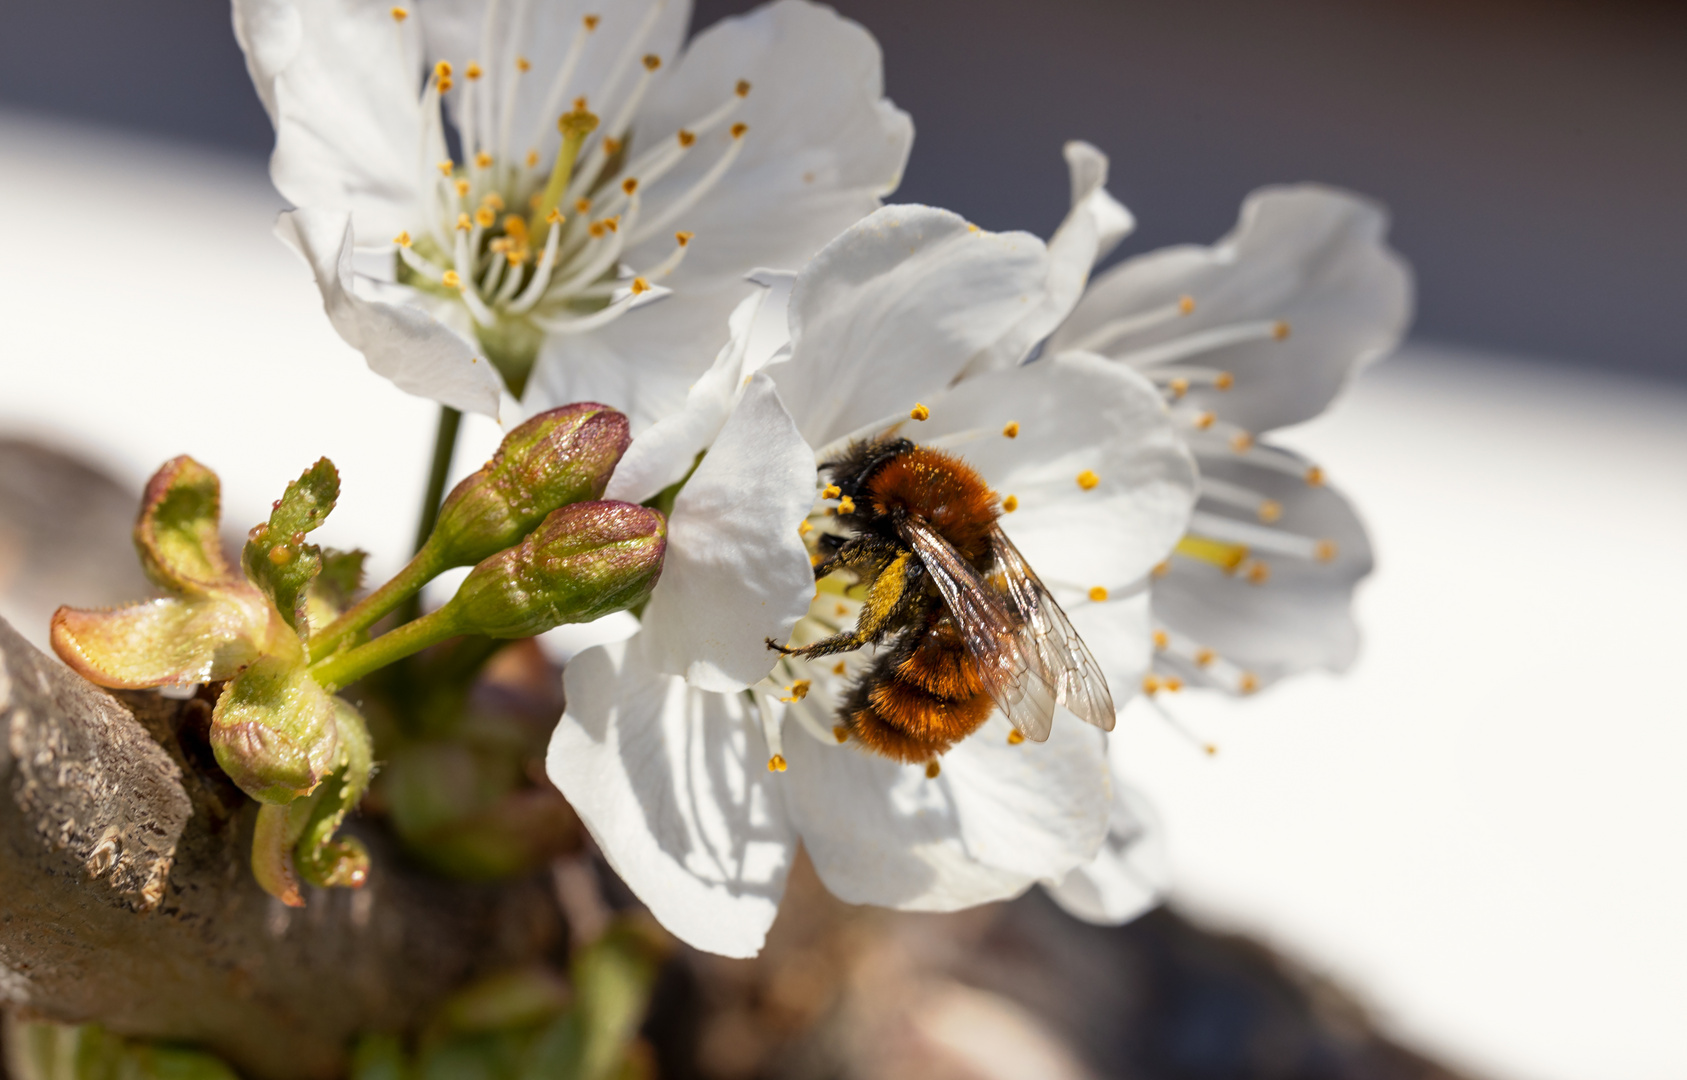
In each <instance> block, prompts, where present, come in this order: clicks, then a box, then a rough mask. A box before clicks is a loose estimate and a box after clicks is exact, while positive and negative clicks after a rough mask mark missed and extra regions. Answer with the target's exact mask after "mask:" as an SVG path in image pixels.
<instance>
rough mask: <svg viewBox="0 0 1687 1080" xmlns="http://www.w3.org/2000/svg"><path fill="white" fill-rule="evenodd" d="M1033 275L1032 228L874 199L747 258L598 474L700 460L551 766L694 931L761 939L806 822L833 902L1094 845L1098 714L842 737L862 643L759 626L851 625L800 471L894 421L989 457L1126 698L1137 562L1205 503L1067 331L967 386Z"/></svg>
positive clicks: (1063, 860)
mask: <svg viewBox="0 0 1687 1080" xmlns="http://www.w3.org/2000/svg"><path fill="white" fill-rule="evenodd" d="M1049 270H1050V261H1049V252H1048V249H1047V248H1046V247H1045V246H1044V245H1043V244H1042V243H1041V242H1040V241H1038V240H1037V239H1036V238H1034V237H1031V236H1029V235H1026V234H1020V233H1010V234H992V233H987V232H982V231H980V230H978V229H976V228H974V227H972V226H969V225H968V224H967V223H966V222H964V221H963V220H961V219H960V218H958V217H956V216H955V215H953V214H949V213H947V212H944V211H940V210H934V209H930V208H926V207H887V208H885V209H883V210H880V211H878V212H877V213H875V214H873V215H872V216H870V217H868V218H867V219H865V220H864V221H862V222H860V223H859V224H857V225H855V226H853V227H852V228H850V229H848V230H846V231H845V232H844V233H843V234H842V235H841V236H839V237H838V238H837V239H836V240H834V241H833V242H832V243H831V244H829V245H828V246H827V247H826V248H825V249H824V250H823V251H821V253H820V254H819V255H817V256H816V257H815V258H814V259H813V261H812V262H810V263H809V264H808V265H807V266H806V267H805V268H804V269H803V271H802V272H801V273H800V274H799V275H797V276H795V278H794V279H793V278H792V277H791V276H790V275H780V274H765V273H764V274H761V275H758V277H759V279H760V280H761V281H762V282H763V283H764V285H766V286H767V295H766V296H765V298H764V299H762V300H761V301H759V302H757V301H751V302H746V304H745V305H744V306H743V307H741V308H740V309H739V310H738V311H737V312H736V313H735V315H734V319H733V329H734V334H733V337H732V344H731V345H730V346H729V347H728V348H727V349H726V350H724V351H723V352H722V353H721V355H720V358H719V359H718V360H717V362H716V364H715V367H714V368H713V369H711V371H710V372H709V373H708V374H707V375H706V376H705V377H704V378H703V379H700V380H699V381H698V383H697V384H696V386H695V387H694V388H693V390H692V392H691V395H690V397H689V399H688V403H687V406H686V408H685V409H683V410H682V411H680V412H679V413H676V414H674V415H673V416H671V417H669V418H668V419H666V420H664V421H662V422H661V423H658V424H657V425H656V426H655V427H653V428H651V429H650V430H649V431H648V432H646V433H644V435H642V436H641V437H639V438H637V439H635V440H634V443H633V446H632V448H631V449H629V451H628V454H627V456H626V458H625V459H623V463H622V465H621V466H620V467H619V468H618V470H617V473H616V476H615V478H614V480H612V482H611V486H610V490H609V492H608V496H609V497H615V498H623V499H635V500H642V499H646V498H649V497H651V496H652V495H654V494H656V493H658V492H661V491H663V489H664V488H668V487H669V486H670V485H672V484H674V483H675V482H676V481H679V480H681V479H682V478H684V477H685V476H686V474H687V472H688V471H689V470H691V469H692V467H693V464H694V463H696V467H695V471H694V472H691V473H690V476H689V479H685V480H684V483H683V485H682V486H681V487H680V488H679V490H678V493H677V495H675V496H674V499H673V511H672V514H671V516H670V523H669V534H668V537H669V539H668V562H667V564H666V567H665V569H664V573H663V577H662V580H661V582H660V583H659V584H658V586H657V588H656V591H655V592H654V593H653V595H652V597H651V601H650V605H649V607H648V608H647V609H646V611H645V613H644V619H643V627H642V629H641V630H640V632H639V633H638V634H636V635H635V636H634V637H633V638H632V639H630V640H628V641H626V642H624V643H617V644H613V645H608V646H601V647H598V648H595V649H590V650H587V651H586V652H585V653H583V654H581V655H580V656H578V657H576V658H575V660H574V661H573V662H572V663H571V664H570V666H569V668H568V670H567V672H566V676H565V678H566V681H567V691H568V702H569V705H568V711H567V714H566V715H565V716H564V718H563V721H562V723H561V724H560V725H559V727H558V729H557V733H556V735H555V737H554V739H553V742H552V746H551V753H550V759H549V769H550V773H551V776H552V778H553V779H554V780H555V781H556V783H557V784H558V786H559V787H560V788H561V789H562V790H563V792H564V794H566V795H567V796H568V798H569V800H570V802H571V803H572V804H573V805H574V806H575V808H576V810H577V811H578V812H579V813H580V815H581V817H582V819H583V820H584V821H585V822H586V824H587V826H588V828H589V829H590V830H591V831H592V834H593V836H594V837H595V838H596V839H597V841H598V843H599V845H600V847H601V848H602V849H603V851H604V853H605V855H606V856H607V857H608V859H609V860H610V862H611V864H612V865H613V866H614V867H615V869H616V871H617V872H618V873H619V874H620V875H621V876H622V878H623V879H624V880H625V881H626V882H627V883H628V884H629V885H630V886H631V887H632V889H633V890H634V892H635V893H637V894H638V895H639V896H640V898H641V899H643V900H644V901H645V903H646V904H648V905H649V906H650V908H651V910H652V911H653V912H654V913H655V914H656V916H657V917H658V918H659V919H661V920H662V922H663V923H664V924H665V925H666V926H667V927H668V928H669V929H670V930H672V931H673V932H674V933H675V934H677V935H678V936H680V937H681V938H683V939H684V940H686V941H688V942H690V943H691V944H693V945H695V946H697V947H699V948H703V949H708V950H711V951H715V952H721V953H725V954H728V955H735V956H746V955H752V954H754V953H755V952H756V951H757V950H758V949H759V948H760V947H761V943H762V941H763V938H764V935H765V933H766V931H767V928H768V926H769V925H770V924H771V923H772V921H773V918H774V915H775V914H776V912H777V910H778V903H779V898H780V896H781V894H782V892H783V889H784V883H785V878H786V875H787V873H788V871H789V868H790V865H791V862H792V860H793V859H794V857H795V854H796V850H797V845H798V844H799V843H800V844H801V845H803V846H804V847H805V848H806V850H807V851H808V853H809V856H810V857H811V859H812V860H813V862H814V865H815V867H816V869H817V870H818V872H819V874H820V876H821V878H822V880H823V881H825V883H826V884H827V886H828V888H830V889H831V890H832V891H833V892H834V893H836V894H837V895H838V896H840V897H842V898H843V899H845V900H848V901H851V902H857V903H872V904H879V905H884V906H890V907H896V908H902V909H909V910H928V911H943V910H953V909H957V908H961V907H966V906H970V905H973V904H978V903H982V902H985V901H988V900H993V899H1000V898H1003V897H1008V896H1012V895H1015V894H1017V893H1019V892H1022V891H1024V890H1025V889H1026V888H1029V887H1030V886H1031V885H1033V884H1034V883H1036V882H1039V881H1045V882H1059V881H1062V880H1063V879H1067V878H1068V875H1069V874H1070V873H1071V872H1072V871H1074V870H1075V869H1078V868H1081V867H1084V866H1087V865H1090V864H1091V863H1093V861H1094V859H1095V856H1096V853H1097V851H1098V850H1099V849H1100V848H1101V846H1102V844H1103V843H1104V841H1105V839H1106V835H1107V831H1108V825H1109V807H1110V805H1111V804H1112V791H1111V787H1110V779H1109V771H1110V770H1109V765H1108V761H1107V756H1106V748H1105V739H1104V736H1103V735H1102V733H1101V732H1100V731H1098V730H1097V729H1095V728H1091V727H1088V726H1086V725H1084V724H1082V723H1079V722H1078V721H1077V720H1076V719H1075V718H1074V717H1072V716H1070V715H1067V714H1065V713H1064V711H1062V713H1061V714H1059V715H1058V716H1057V717H1056V721H1055V724H1054V728H1053V732H1052V734H1051V736H1050V738H1049V739H1048V741H1047V742H1044V743H1040V744H1039V743H1030V742H1026V741H1024V740H1023V739H1018V738H1015V737H1012V736H1011V732H1012V729H1011V728H1010V727H1009V725H1008V723H1007V721H1006V720H1005V719H1003V718H1002V717H1001V716H1000V715H999V714H997V715H996V716H994V717H993V718H991V719H990V720H989V721H987V722H986V724H985V725H984V727H982V728H981V729H979V730H978V731H977V732H976V733H974V734H973V735H972V736H971V737H969V738H966V739H964V740H962V741H961V742H960V743H958V744H957V745H956V746H955V747H954V748H953V749H952V750H950V751H949V752H948V753H947V754H945V755H944V756H943V757H942V759H941V763H940V767H937V763H933V766H921V765H903V764H899V763H897V762H894V761H891V760H888V759H886V758H882V757H877V756H874V755H872V754H870V753H868V752H866V751H864V750H863V749H861V748H860V746H859V745H858V744H856V743H855V742H854V741H853V740H849V739H847V738H846V739H845V740H842V741H840V739H839V738H838V736H837V733H836V731H835V726H836V720H837V718H836V713H835V710H836V706H837V703H838V699H839V697H840V695H841V693H842V692H843V690H844V688H845V685H846V683H847V681H848V679H849V676H850V673H851V672H852V670H856V669H858V668H859V666H860V664H861V663H862V662H863V658H859V657H857V656H854V655H851V656H847V657H845V658H843V660H842V662H841V667H840V665H839V662H838V661H837V660H836V659H835V658H828V659H827V660H826V661H825V662H819V661H816V662H812V663H810V662H807V661H804V660H801V659H799V658H796V657H777V656H775V654H773V653H772V652H770V651H768V649H767V648H766V646H765V645H764V644H763V639H764V638H767V637H772V638H774V639H775V640H779V641H784V640H794V641H796V642H799V643H800V642H802V641H804V640H805V639H812V637H814V636H819V635H821V634H824V633H827V632H829V631H830V630H831V629H833V628H836V627H839V626H842V625H846V624H848V623H849V622H850V621H851V620H852V618H853V614H854V609H855V608H856V607H857V606H858V605H857V603H856V601H854V600H852V599H850V598H849V597H848V596H846V595H842V594H841V593H840V592H838V591H837V590H835V589H833V588H831V587H830V583H829V582H828V583H826V584H827V587H825V588H822V589H820V590H817V589H816V588H815V586H814V582H813V575H812V572H811V571H810V569H809V567H810V551H809V548H808V546H807V544H806V543H805V541H804V540H803V538H802V535H801V534H802V532H803V531H805V530H803V529H802V526H804V525H805V523H810V524H811V515H813V518H812V520H823V518H824V515H825V507H826V505H827V502H826V500H821V503H820V506H819V507H818V508H817V507H816V506H815V500H816V488H817V483H816V479H815V477H816V471H815V470H816V464H817V462H819V461H824V460H826V459H827V457H828V456H829V455H830V454H831V453H833V452H834V451H835V450H836V449H837V448H839V447H841V446H843V445H845V444H847V442H848V441H849V439H851V438H852V437H860V436H863V435H867V434H877V433H880V432H882V431H884V430H886V429H889V428H893V427H897V428H899V431H900V433H901V434H903V435H906V436H908V437H909V438H912V439H915V440H916V441H917V442H919V443H920V444H922V445H931V446H937V447H943V448H947V449H949V450H950V451H952V452H954V453H956V454H959V455H960V456H962V457H963V458H964V459H965V460H966V461H967V462H968V463H969V464H971V465H972V466H973V467H975V468H977V469H978V470H979V471H980V473H981V474H982V475H983V476H984V478H985V479H986V481H987V482H989V483H990V484H991V485H992V487H993V488H994V489H995V490H997V491H998V492H999V493H1000V494H1001V495H1002V496H1003V500H1004V507H1009V506H1011V507H1012V510H1011V512H1009V513H1006V514H1005V515H1004V516H1003V518H1002V520H1001V523H1002V526H1003V528H1004V530H1005V531H1006V532H1007V533H1008V534H1009V535H1010V536H1011V538H1012V540H1013V542H1014V543H1015V544H1016V545H1017V546H1018V547H1019V548H1020V550H1021V551H1022V552H1023V553H1024V554H1025V556H1026V557H1027V559H1028V560H1029V561H1030V563H1031V564H1032V566H1033V567H1034V568H1035V569H1036V571H1037V573H1038V574H1039V575H1040V576H1041V577H1042V579H1043V581H1044V582H1045V583H1046V584H1047V585H1048V586H1049V588H1050V589H1051V591H1052V592H1053V593H1054V595H1055V597H1056V598H1057V599H1058V600H1059V602H1060V603H1061V604H1062V606H1063V607H1065V609H1066V610H1067V612H1068V613H1069V615H1070V616H1071V618H1072V621H1073V622H1074V624H1075V625H1076V626H1077V627H1078V628H1079V630H1080V631H1081V633H1082V634H1083V635H1084V637H1085V640H1086V641H1087V642H1088V644H1089V646H1090V648H1091V650H1092V651H1093V652H1094V653H1095V655H1096V656H1097V657H1098V659H1099V660H1100V661H1101V663H1102V665H1103V666H1104V668H1105V670H1106V673H1107V677H1108V681H1109V683H1110V684H1112V685H1114V686H1115V693H1116V694H1117V696H1118V698H1119V700H1120V701H1122V700H1123V699H1124V698H1125V697H1126V696H1128V695H1129V693H1130V692H1131V691H1132V689H1133V688H1134V687H1135V686H1137V685H1138V684H1139V683H1140V681H1141V679H1142V676H1143V674H1144V673H1145V671H1146V669H1147V662H1148V655H1149V651H1150V635H1151V629H1150V626H1149V623H1148V617H1147V605H1146V597H1145V595H1144V593H1143V591H1142V590H1141V588H1140V587H1139V585H1138V587H1136V588H1134V591H1133V583H1140V582H1141V581H1142V580H1143V579H1144V577H1145V575H1146V573H1147V572H1148V570H1149V568H1151V567H1152V566H1154V565H1155V564H1156V563H1158V562H1159V561H1160V560H1162V559H1163V558H1164V557H1165V554H1166V552H1167V551H1168V550H1169V549H1170V548H1171V546H1172V544H1173V543H1174V542H1175V541H1176V539H1177V537H1178V536H1179V535H1181V533H1182V531H1183V528H1184V525H1185V523H1186V521H1187V515H1188V511H1189V507H1190V505H1191V503H1192V501H1193V498H1194V479H1193V469H1192V466H1191V463H1190V461H1189V458H1188V455H1187V451H1186V450H1185V449H1184V448H1183V447H1182V445H1181V442H1180V440H1179V439H1178V438H1177V436H1176V434H1175V432H1174V431H1173V429H1172V427H1171V424H1170V422H1169V419H1168V417H1167V415H1166V413H1165V410H1164V407H1163V405H1162V403H1161V400H1160V397H1159V395H1158V394H1157V393H1156V392H1155V391H1154V390H1153V388H1152V386H1151V385H1150V384H1148V383H1147V382H1146V381H1145V380H1143V379H1142V378H1141V377H1140V376H1138V375H1136V374H1135V373H1133V372H1131V371H1129V370H1128V369H1126V368H1122V367H1120V366H1118V365H1115V364H1110V363H1108V362H1106V361H1105V360H1102V359H1101V358H1099V357H1096V356H1091V355H1084V354H1080V353H1072V354H1065V355H1060V356H1052V357H1050V358H1049V359H1048V360H1047V361H1046V362H1045V363H1042V364H1039V365H1036V366H1033V367H1023V368H1004V369H1001V370H997V371H992V372H987V373H983V374H979V375H977V376H976V377H973V378H969V379H967V380H965V381H964V382H960V383H957V382H956V379H957V377H958V376H959V375H960V374H961V373H962V372H963V371H965V370H966V369H967V368H968V366H969V365H971V364H972V363H973V362H974V360H975V358H977V357H978V356H980V355H982V354H986V353H988V352H990V351H991V350H994V349H996V348H998V347H999V346H1001V343H1002V342H1003V341H1004V339H1007V338H1009V337H1012V336H1014V335H1016V334H1022V333H1023V330H1022V324H1023V322H1024V319H1025V317H1026V312H1027V310H1028V305H1029V306H1032V307H1034V306H1036V305H1039V304H1041V303H1042V302H1043V300H1044V293H1045V291H1046V289H1047V284H1046V283H1047V281H1048V277H1049ZM787 294H788V299H787ZM787 327H788V341H787V340H786V333H785V330H786V328H787ZM752 430H753V431H755V432H759V434H755V435H749V434H748V433H749V432H751V431H752ZM792 436H795V441H793V438H792ZM752 447H753V448H755V450H754V452H751V451H750V449H749V448H752ZM702 451H706V452H704V453H703V455H702V457H701V461H700V463H697V462H698V457H697V455H698V454H699V452H702ZM776 660H777V664H775V661H776ZM770 672H771V673H770ZM1108 887H1110V886H1108ZM1073 888H1075V889H1081V887H1080V886H1078V885H1074V886H1073ZM1115 891H1116V890H1115Z"/></svg>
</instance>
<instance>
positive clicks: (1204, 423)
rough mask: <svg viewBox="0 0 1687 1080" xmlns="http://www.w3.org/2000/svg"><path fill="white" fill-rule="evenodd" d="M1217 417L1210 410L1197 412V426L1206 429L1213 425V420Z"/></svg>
mask: <svg viewBox="0 0 1687 1080" xmlns="http://www.w3.org/2000/svg"><path fill="white" fill-rule="evenodd" d="M1216 419H1217V417H1215V416H1213V414H1212V413H1210V412H1204V413H1196V414H1195V426H1196V427H1197V428H1199V429H1200V430H1202V431H1205V430H1207V429H1208V428H1210V427H1212V426H1213V421H1214V420H1216Z"/></svg>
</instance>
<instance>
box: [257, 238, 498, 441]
mask: <svg viewBox="0 0 1687 1080" xmlns="http://www.w3.org/2000/svg"><path fill="white" fill-rule="evenodd" d="M275 228H276V235H278V236H280V237H281V239H282V240H283V241H284V242H285V243H287V244H288V245H289V246H290V247H292V248H293V249H294V250H295V251H297V252H298V253H299V254H300V255H301V256H303V257H304V260H305V262H306V263H308V264H309V265H310V268H311V272H312V273H313V274H315V275H316V285H317V288H318V289H320V290H321V292H322V306H323V307H324V308H325V309H326V310H327V312H328V319H329V321H330V322H332V323H333V324H334V329H335V330H337V331H338V332H339V334H340V336H341V337H342V338H344V339H345V340H346V342H347V344H349V345H351V346H352V347H353V348H355V349H357V350H359V351H360V352H362V353H363V357H364V359H365V360H367V361H368V362H369V367H370V370H372V371H374V372H375V373H376V374H378V375H383V376H385V377H386V378H388V379H390V380H392V382H393V385H395V386H397V387H398V388H399V389H400V390H403V391H405V392H406V393H410V394H415V395H417V396H418V397H425V398H432V399H433V400H435V401H437V402H439V403H441V404H443V405H449V406H451V407H452V408H454V409H461V410H463V411H464V412H478V413H485V414H486V415H487V416H490V417H493V418H494V419H496V418H497V416H498V406H499V401H500V396H501V394H502V391H503V383H502V381H501V380H500V379H499V378H498V373H497V371H496V370H494V369H493V367H492V365H491V364H490V363H488V362H487V361H486V360H485V359H483V358H481V357H479V356H477V355H476V353H475V349H474V347H473V346H472V345H470V344H469V343H468V342H467V341H465V340H464V339H463V338H461V337H459V336H458V335H457V334H455V333H453V332H452V331H451V330H450V329H449V328H447V327H446V326H444V325H442V324H441V323H439V322H438V321H437V320H435V319H434V318H432V317H431V316H430V315H428V314H427V312H425V311H423V310H421V309H420V308H416V307H411V306H409V305H407V304H394V303H387V302H385V301H381V300H368V299H364V298H363V297H361V296H359V295H357V293H356V292H355V291H354V278H353V274H352V268H351V264H352V245H353V238H352V225H351V219H350V217H349V215H347V214H345V213H336V212H330V211H319V210H314V209H313V210H292V211H288V212H287V213H284V214H282V215H281V217H280V218H279V219H278V220H277V221H276V227H275Z"/></svg>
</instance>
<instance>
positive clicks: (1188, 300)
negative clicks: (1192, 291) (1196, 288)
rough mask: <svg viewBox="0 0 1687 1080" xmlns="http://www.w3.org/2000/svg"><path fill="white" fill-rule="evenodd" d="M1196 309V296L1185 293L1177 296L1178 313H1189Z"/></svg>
mask: <svg viewBox="0 0 1687 1080" xmlns="http://www.w3.org/2000/svg"><path fill="white" fill-rule="evenodd" d="M1194 310H1195V298H1194V297H1193V296H1190V295H1189V294H1187V293H1185V294H1184V295H1182V296H1180V297H1178V298H1177V313H1178V314H1179V315H1188V314H1190V313H1191V312H1193V311H1194Z"/></svg>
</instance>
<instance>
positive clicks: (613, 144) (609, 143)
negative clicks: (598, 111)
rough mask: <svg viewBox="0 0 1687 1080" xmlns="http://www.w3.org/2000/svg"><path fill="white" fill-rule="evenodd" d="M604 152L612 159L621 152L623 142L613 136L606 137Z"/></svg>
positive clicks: (604, 138)
mask: <svg viewBox="0 0 1687 1080" xmlns="http://www.w3.org/2000/svg"><path fill="white" fill-rule="evenodd" d="M603 152H604V153H606V154H608V155H609V156H610V157H614V156H615V155H616V154H619V153H620V152H621V140H620V139H617V138H616V137H615V136H613V135H605V136H604V137H603Z"/></svg>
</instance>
